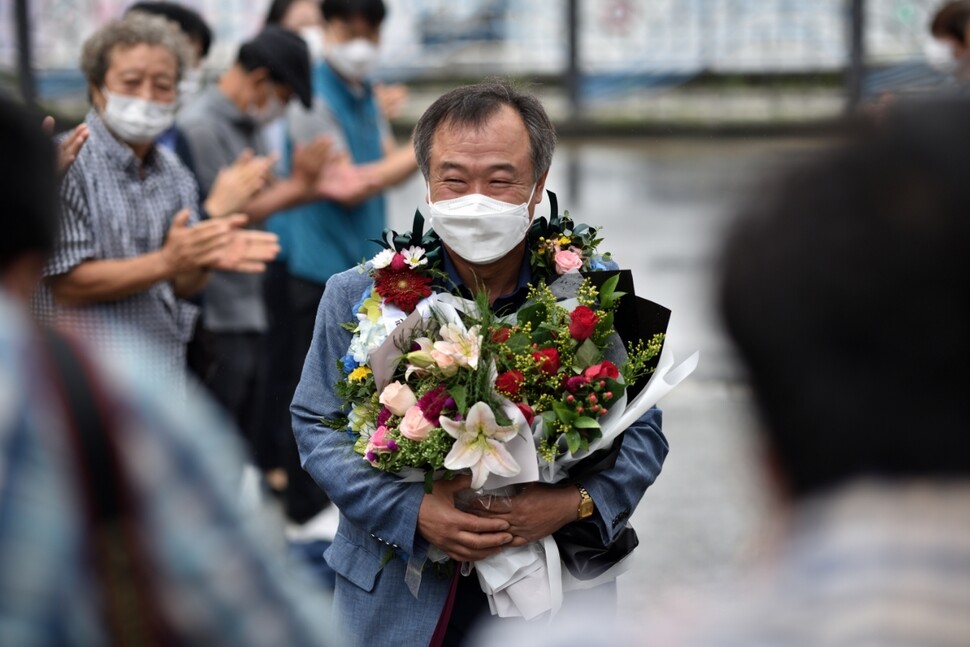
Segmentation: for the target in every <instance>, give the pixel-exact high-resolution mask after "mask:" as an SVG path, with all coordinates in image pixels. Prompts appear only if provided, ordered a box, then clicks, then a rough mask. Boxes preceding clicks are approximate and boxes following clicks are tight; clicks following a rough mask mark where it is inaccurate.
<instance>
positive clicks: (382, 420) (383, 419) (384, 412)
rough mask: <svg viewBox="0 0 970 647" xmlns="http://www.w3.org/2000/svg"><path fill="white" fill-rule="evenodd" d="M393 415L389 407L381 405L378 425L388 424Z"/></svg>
mask: <svg viewBox="0 0 970 647" xmlns="http://www.w3.org/2000/svg"><path fill="white" fill-rule="evenodd" d="M390 417H391V410H390V409H388V408H387V407H381V412H380V413H378V414H377V426H378V427H383V426H384V425H386V424H387V421H388V419H389V418H390Z"/></svg>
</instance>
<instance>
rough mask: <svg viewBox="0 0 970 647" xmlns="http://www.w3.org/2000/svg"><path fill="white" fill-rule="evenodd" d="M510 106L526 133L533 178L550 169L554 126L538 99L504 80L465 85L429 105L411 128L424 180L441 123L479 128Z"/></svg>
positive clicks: (535, 178)
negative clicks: (433, 142) (432, 146)
mask: <svg viewBox="0 0 970 647" xmlns="http://www.w3.org/2000/svg"><path fill="white" fill-rule="evenodd" d="M502 106H509V107H511V108H513V109H515V110H516V112H518V113H519V116H520V117H522V121H523V122H524V123H525V129H526V131H528V133H529V149H530V154H531V157H532V176H533V177H532V179H533V181H537V180H538V179H539V178H540V177H542V175H543V174H544V173H545V172H546V171H548V170H549V166H550V165H551V164H552V153H553V151H554V150H555V149H556V129H555V127H554V126H553V125H552V122H551V121H550V120H549V115H547V114H546V111H545V109H544V108H543V107H542V104H541V103H539V100H538V99H536V98H535V96H533V95H532V94H529V93H527V92H523V91H521V90H519V89H517V88H516V87H515V86H513V85H512V84H511V83H510V82H508V81H505V80H489V81H484V82H482V83H477V84H475V85H466V86H463V87H460V88H455V89H454V90H452V91H450V92H448V93H446V94H444V95H442V96H441V97H440V98H438V100H437V101H435V102H434V103H432V104H431V107H430V108H428V109H427V110H426V111H425V112H424V114H423V115H421V118H420V119H419V120H418V123H417V125H416V126H415V127H414V153H415V156H416V157H417V159H418V168H420V169H421V173H422V174H423V175H424V177H425V179H427V178H428V172H429V170H430V169H429V167H430V164H431V142H432V140H433V139H434V135H435V133H436V132H437V131H438V128H439V127H441V126H443V125H444V126H448V127H455V126H469V127H471V128H481V127H482V126H484V125H485V123H486V122H487V121H488V119H489V118H491V117H492V116H493V115H494V114H495V113H496V112H498V111H499V109H501V107H502Z"/></svg>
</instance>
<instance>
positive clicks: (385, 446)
mask: <svg viewBox="0 0 970 647" xmlns="http://www.w3.org/2000/svg"><path fill="white" fill-rule="evenodd" d="M393 443H394V439H393V438H390V437H389V433H388V431H387V427H385V426H384V425H381V426H380V427H378V428H377V429H376V430H375V431H374V433H372V434H371V436H370V438H368V439H367V449H366V450H365V452H364V457H365V458H366V459H367V460H368V461H369V462H371V463H375V464H376V463H377V460H378V458H379V456H378V455H379V454H382V453H385V452H389V451H394V450H395V449H397V448H396V447H392V444H393Z"/></svg>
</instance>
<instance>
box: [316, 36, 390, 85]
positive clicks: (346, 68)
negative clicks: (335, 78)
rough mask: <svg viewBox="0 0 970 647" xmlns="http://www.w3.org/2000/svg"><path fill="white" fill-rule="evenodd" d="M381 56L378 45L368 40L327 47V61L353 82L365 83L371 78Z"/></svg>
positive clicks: (356, 40) (362, 39)
mask: <svg viewBox="0 0 970 647" xmlns="http://www.w3.org/2000/svg"><path fill="white" fill-rule="evenodd" d="M379 55H380V52H379V51H378V49H377V45H375V44H374V43H372V42H371V41H369V40H367V39H366V38H355V39H353V40H351V41H348V42H346V43H339V44H338V43H333V44H331V45H328V47H327V61H328V62H329V63H330V65H331V66H333V69H335V70H337V72H338V73H340V75H341V76H343V77H345V78H348V79H351V80H353V81H364V80H366V79H367V78H368V77H370V75H371V73H373V71H374V68H376V67H377V58H378V56H379Z"/></svg>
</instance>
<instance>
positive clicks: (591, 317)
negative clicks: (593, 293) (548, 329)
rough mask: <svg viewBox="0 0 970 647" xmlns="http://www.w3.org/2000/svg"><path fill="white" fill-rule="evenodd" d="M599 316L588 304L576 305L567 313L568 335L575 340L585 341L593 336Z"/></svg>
mask: <svg viewBox="0 0 970 647" xmlns="http://www.w3.org/2000/svg"><path fill="white" fill-rule="evenodd" d="M599 321H600V318H599V317H597V316H596V313H595V312H593V310H592V308H590V307H589V306H577V307H576V309H575V310H573V311H572V312H570V313H569V336H570V337H572V338H573V339H575V340H576V341H586V340H587V339H589V338H590V337H592V336H593V331H595V330H596V324H598V323H599Z"/></svg>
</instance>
